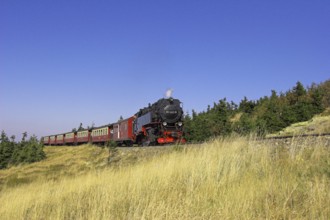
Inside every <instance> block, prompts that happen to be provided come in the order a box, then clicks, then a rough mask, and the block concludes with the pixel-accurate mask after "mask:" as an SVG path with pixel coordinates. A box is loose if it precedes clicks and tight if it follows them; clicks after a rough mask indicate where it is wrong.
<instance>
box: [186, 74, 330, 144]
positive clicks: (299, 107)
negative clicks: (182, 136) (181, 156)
mask: <svg viewBox="0 0 330 220" xmlns="http://www.w3.org/2000/svg"><path fill="white" fill-rule="evenodd" d="M328 107H330V80H327V81H325V82H323V83H320V84H315V83H314V84H312V85H311V86H309V87H307V88H305V87H304V86H303V84H302V83H301V82H297V83H296V85H295V86H294V87H293V88H292V89H290V90H288V91H287V92H284V93H283V92H281V93H278V92H276V91H275V90H272V91H271V95H270V96H265V97H262V98H260V99H258V100H249V99H248V98H247V97H244V98H243V99H242V100H241V101H240V103H239V104H236V103H234V102H232V101H231V102H229V101H227V99H226V98H224V99H221V100H219V102H218V103H214V104H213V106H212V107H211V106H210V105H209V106H208V107H207V110H206V111H202V112H199V113H197V112H196V111H194V110H192V114H191V115H190V114H189V113H187V114H186V115H185V118H184V121H185V132H186V138H187V139H188V141H204V140H207V139H209V138H212V137H215V136H226V135H230V134H232V133H237V134H241V135H246V134H249V133H251V132H253V133H256V134H258V135H264V134H266V133H273V132H277V131H280V130H282V129H283V128H285V127H287V126H289V125H290V124H292V123H296V122H301V121H307V120H309V119H311V118H312V117H313V116H314V115H315V114H319V113H321V112H323V111H324V110H325V109H326V108H328Z"/></svg>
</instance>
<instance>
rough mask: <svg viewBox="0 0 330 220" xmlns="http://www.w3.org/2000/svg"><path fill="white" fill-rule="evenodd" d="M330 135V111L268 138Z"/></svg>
mask: <svg viewBox="0 0 330 220" xmlns="http://www.w3.org/2000/svg"><path fill="white" fill-rule="evenodd" d="M321 133H330V109H327V110H326V111H324V112H323V113H322V114H319V115H316V116H314V117H313V118H312V119H311V120H309V121H304V122H299V123H295V124H292V125H290V126H289V127H286V128H285V129H283V130H282V131H280V132H277V133H275V134H272V135H268V136H270V137H271V136H287V135H301V134H321Z"/></svg>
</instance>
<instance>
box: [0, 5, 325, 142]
mask: <svg viewBox="0 0 330 220" xmlns="http://www.w3.org/2000/svg"><path fill="white" fill-rule="evenodd" d="M329 58H330V1H329V0H324V1H319V0H311V1H301V0H296V1H291V0H280V1H265V0H260V1H254V0H249V1H246V0H242V1H237V0H217V1H208V0H204V1H201V0H198V1H192V0H187V1H180V0H162V1H160V0H159V1H157V0H150V1H143V0H138V1H133V0H132V1H125V0H122V1H110V0H109V1H105V0H104V1H101V0H100V1H82V0H79V1H78V0H77V1H73V0H56V1H55V0H39V1H34V0H29V1H23V0H22V1H16V0H1V1H0V130H5V131H6V132H7V133H8V134H9V135H13V134H14V135H17V136H19V137H20V134H21V133H22V132H24V131H27V132H28V133H29V134H36V135H37V136H38V137H41V136H43V135H47V134H55V133H60V132H66V131H70V130H71V129H72V128H73V127H77V126H78V125H79V123H80V122H82V123H83V125H84V126H87V125H91V124H92V122H94V123H95V125H103V124H107V123H110V122H114V121H117V120H118V118H119V117H120V115H122V116H123V117H128V116H131V115H133V114H134V113H135V112H137V110H138V109H139V108H142V107H144V106H146V105H147V104H148V103H152V102H154V101H156V100H158V99H159V98H162V97H163V96H164V93H165V91H166V90H167V89H168V88H173V89H174V94H173V96H174V97H175V98H179V99H180V100H181V101H182V102H183V103H184V108H185V111H187V110H189V111H191V110H192V109H195V110H197V111H202V110H204V109H206V107H207V105H208V104H211V105H212V104H213V102H217V101H218V100H219V99H221V98H224V97H227V99H228V100H233V101H235V102H237V103H238V102H239V101H240V100H241V99H242V98H243V97H244V96H247V97H248V98H249V99H258V98H259V97H262V96H265V95H270V91H271V90H272V89H275V90H276V91H287V90H288V89H290V88H291V87H292V86H294V84H295V83H296V82H297V81H298V80H299V81H301V82H302V83H303V84H304V85H310V84H311V83H312V82H315V83H319V82H322V81H325V80H327V79H329V78H330V77H329V76H330V59H329Z"/></svg>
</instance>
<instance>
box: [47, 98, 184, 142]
mask: <svg viewBox="0 0 330 220" xmlns="http://www.w3.org/2000/svg"><path fill="white" fill-rule="evenodd" d="M183 128H184V123H183V109H182V102H181V101H180V100H179V99H174V98H172V97H169V98H162V99H159V100H158V101H156V102H155V103H153V104H149V105H148V107H145V108H142V109H140V110H139V111H138V112H137V113H136V114H134V115H133V116H131V117H129V118H126V119H122V120H119V121H118V122H115V123H111V124H107V125H103V126H99V127H93V128H90V129H82V130H79V131H71V132H66V133H61V134H56V135H49V136H45V137H43V138H42V140H43V143H44V145H50V146H52V145H53V146H59V145H80V144H85V143H92V144H106V143H109V142H114V143H116V144H117V145H118V146H133V145H134V144H135V145H138V146H150V145H167V144H174V143H177V144H185V143H186V139H185V138H184V130H183Z"/></svg>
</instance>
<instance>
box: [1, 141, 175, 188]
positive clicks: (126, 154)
mask: <svg viewBox="0 0 330 220" xmlns="http://www.w3.org/2000/svg"><path fill="white" fill-rule="evenodd" d="M170 149H171V148H156V149H148V148H134V149H128V148H127V149H125V148H122V149H120V150H118V151H117V152H111V154H110V153H109V151H108V149H106V148H101V147H97V146H92V145H87V144H86V145H81V146H76V147H72V146H71V147H68V146H57V147H54V146H46V147H45V148H44V151H45V153H46V155H47V158H46V159H45V160H43V161H40V162H37V163H33V164H25V165H20V166H13V167H11V168H9V169H4V170H0V190H1V189H3V188H10V187H15V186H18V185H21V184H28V183H31V182H34V181H36V180H38V179H39V180H43V181H47V180H58V179H62V178H63V177H68V176H80V175H83V174H86V173H88V172H90V171H93V170H94V171H95V170H102V169H104V168H107V167H109V166H111V167H119V166H124V165H127V164H135V163H137V162H139V161H144V160H148V159H149V158H152V157H154V156H159V155H161V154H163V153H166V152H169V151H170ZM109 155H111V156H110V157H109ZM109 160H110V161H109ZM109 164H110V165H109Z"/></svg>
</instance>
